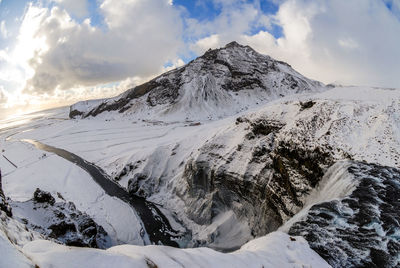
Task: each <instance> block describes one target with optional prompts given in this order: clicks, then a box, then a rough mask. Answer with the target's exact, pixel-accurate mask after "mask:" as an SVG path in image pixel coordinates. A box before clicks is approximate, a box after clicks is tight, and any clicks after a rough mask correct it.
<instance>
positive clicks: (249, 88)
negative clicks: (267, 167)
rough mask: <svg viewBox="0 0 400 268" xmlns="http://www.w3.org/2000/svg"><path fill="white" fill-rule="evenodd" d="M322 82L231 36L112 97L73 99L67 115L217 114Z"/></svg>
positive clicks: (198, 117) (200, 116) (214, 116)
mask: <svg viewBox="0 0 400 268" xmlns="http://www.w3.org/2000/svg"><path fill="white" fill-rule="evenodd" d="M323 87H324V86H323V85H322V84H321V83H319V82H317V81H312V80H310V79H307V78H305V77H304V76H302V75H301V74H299V73H297V72H296V71H295V70H293V69H292V68H291V67H290V65H288V64H286V63H284V62H280V61H276V60H274V59H272V58H271V57H269V56H265V55H261V54H259V53H257V52H256V51H255V50H253V49H252V48H251V47H249V46H242V45H239V44H238V43H236V42H232V43H229V44H228V45H226V46H225V47H223V48H220V49H215V50H209V51H207V52H206V53H205V54H204V55H203V56H201V57H199V58H197V59H195V60H193V61H191V62H190V63H188V64H187V65H185V66H183V67H180V68H178V69H175V70H172V71H170V72H167V73H165V74H163V75H161V76H159V77H157V78H154V79H153V80H151V81H149V82H147V83H145V84H143V85H140V86H137V87H135V88H133V89H130V90H128V91H126V92H125V93H123V94H122V95H120V96H118V97H116V98H112V99H107V100H103V101H92V102H80V103H77V104H75V105H73V106H71V111H70V117H77V116H82V117H87V116H97V115H98V114H101V113H104V112H106V111H118V112H120V113H123V114H125V115H127V116H129V117H130V118H136V119H148V120H164V121H165V120H169V121H174V120H185V119H186V120H204V119H217V118H220V117H223V116H227V115H233V114H236V113H238V112H240V111H244V110H248V109H249V108H254V107H257V106H259V105H261V104H264V103H266V102H268V101H270V100H272V99H276V98H279V97H283V96H286V95H290V94H294V93H299V92H312V91H318V90H320V89H321V88H323ZM98 102H99V104H98V105H95V104H96V103H98ZM104 116H105V115H104Z"/></svg>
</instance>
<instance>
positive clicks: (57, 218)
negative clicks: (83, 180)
mask: <svg viewBox="0 0 400 268" xmlns="http://www.w3.org/2000/svg"><path fill="white" fill-rule="evenodd" d="M59 197H60V198H61V201H60V202H56V199H55V198H54V197H53V196H52V195H51V194H50V193H49V192H46V191H42V190H40V189H36V191H35V192H34V196H33V198H32V199H31V200H28V201H26V202H12V207H13V209H14V211H15V217H16V218H17V219H19V220H20V221H21V222H22V223H24V224H26V226H27V228H28V229H30V230H34V231H36V232H39V233H41V234H42V235H44V236H45V237H47V238H50V239H54V240H56V241H59V242H61V243H63V244H65V245H70V246H79V247H92V248H107V247H109V246H110V241H111V240H110V238H109V237H108V235H107V233H106V232H105V231H104V229H103V227H101V226H100V225H98V224H96V222H94V221H93V219H91V218H90V217H89V216H88V215H87V214H86V213H82V212H81V211H79V210H77V209H76V207H75V205H74V204H73V203H72V202H65V201H63V199H62V196H61V195H59Z"/></svg>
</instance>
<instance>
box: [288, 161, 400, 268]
mask: <svg viewBox="0 0 400 268" xmlns="http://www.w3.org/2000/svg"><path fill="white" fill-rule="evenodd" d="M348 172H349V173H350V174H352V175H353V176H354V180H355V183H356V184H357V186H356V189H355V190H354V191H353V192H352V193H351V194H350V195H349V196H346V197H345V198H342V199H338V200H333V201H329V202H323V203H319V204H316V205H314V206H313V207H312V208H311V209H310V211H309V212H308V214H307V215H306V217H305V218H304V219H302V220H300V221H298V222H296V223H295V224H294V225H293V226H292V228H291V229H290V231H289V234H291V235H301V236H303V237H305V238H306V239H307V241H308V242H309V244H310V246H311V248H312V249H314V250H315V251H316V252H318V254H320V255H321V256H322V257H323V258H324V259H325V260H326V261H327V262H328V263H329V264H330V265H332V267H399V265H400V258H399V257H400V240H399V232H400V224H399V222H400V215H399V213H398V211H399V209H400V201H399V199H398V197H399V194H400V170H398V169H396V168H391V167H385V166H380V165H375V164H367V163H360V162H353V163H352V164H351V165H350V166H349V167H348Z"/></svg>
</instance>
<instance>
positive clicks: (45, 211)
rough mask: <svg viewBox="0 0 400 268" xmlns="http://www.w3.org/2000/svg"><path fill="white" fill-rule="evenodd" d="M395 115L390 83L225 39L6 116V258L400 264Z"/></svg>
mask: <svg viewBox="0 0 400 268" xmlns="http://www.w3.org/2000/svg"><path fill="white" fill-rule="evenodd" d="M399 114H400V90H398V89H384V88H371V87H343V86H336V87H334V86H324V85H323V84H321V83H319V82H316V81H312V80H309V79H307V78H305V77H303V76H302V75H300V74H299V73H297V72H296V71H294V70H293V69H292V68H291V67H290V66H289V65H287V64H285V63H283V62H279V61H276V60H273V59H272V58H270V57H268V56H264V55H261V54H259V53H257V52H255V51H254V50H253V49H251V48H250V47H247V46H241V45H239V44H237V43H235V42H233V43H230V44H228V45H227V46H225V47H224V48H221V49H216V50H210V51H208V52H206V53H205V54H204V55H203V56H201V57H199V58H197V59H195V60H193V61H192V62H190V63H189V64H187V65H185V66H183V67H181V68H178V69H176V70H173V71H170V72H168V73H165V74H163V75H161V76H159V77H157V78H155V79H153V80H151V81H149V82H148V83H145V84H143V85H141V86H138V87H136V88H133V89H130V90H128V91H127V92H125V93H123V94H122V95H120V96H118V97H116V98H112V99H107V100H95V101H89V102H81V103H78V104H76V105H73V106H72V107H71V108H70V109H69V110H67V109H64V110H55V111H48V112H45V113H43V114H41V115H38V116H37V118H34V117H32V119H31V121H30V122H28V123H21V124H18V122H14V124H13V126H12V127H10V128H7V129H3V130H0V137H1V139H0V146H1V148H2V150H3V151H2V154H3V156H7V159H8V160H7V159H6V158H0V165H1V168H2V172H3V180H2V183H1V184H0V186H2V189H1V187H0V210H2V211H3V212H1V222H0V248H1V249H4V252H6V253H5V254H4V256H5V257H4V258H0V266H1V265H2V264H3V263H2V261H3V260H7V263H16V264H15V266H20V267H25V266H26V267H30V266H34V265H38V266H40V267H50V266H52V265H55V266H56V267H70V266H74V265H75V266H85V267H101V266H102V265H103V266H107V265H120V266H124V265H125V266H128V267H131V266H135V267H174V266H178V265H180V266H183V267H244V266H246V267H247V266H248V267H294V266H295V267H297V266H300V267H301V266H304V267H398V266H399V265H400V247H399V245H400V241H399V232H400V226H399V222H400V218H399V214H398V213H397V211H399V210H400V203H399V202H398V201H399V200H398V196H399V194H400V192H399V191H400V190H399V189H400V188H399V185H400V184H399V174H400V170H399V169H398V168H399V164H400V159H399V155H400V117H399ZM68 117H74V118H75V119H74V120H70V119H68ZM61 119H62V120H61ZM193 121H195V122H193ZM27 141H30V142H27ZM38 141H39V142H38ZM35 144H41V146H35ZM46 145H47V147H51V148H52V149H51V150H48V152H47V153H46V155H44V154H43V150H46V148H47V147H46ZM57 148H58V149H57ZM54 152H56V153H54ZM8 161H13V162H12V164H10V163H9V162H8ZM93 170H94V172H93ZM96 172H97V173H100V175H101V176H100V177H101V178H94V176H93V173H96ZM37 188H40V189H42V190H36V189H37ZM34 193H36V194H34ZM38 194H40V195H41V196H47V199H46V200H47V201H46V202H42V201H40V200H42V199H41V198H39V199H38ZM32 195H33V196H34V198H33V199H32ZM61 197H62V198H61ZM130 197H134V198H133V199H130ZM38 200H39V201H40V202H38ZM49 200H50V201H49ZM132 200H133V201H132ZM135 200H136V201H137V203H135ZM70 202H72V203H73V204H74V206H73V207H71V206H70V205H69V204H71V203H70ZM132 202H133V204H134V205H132ZM135 205H136V206H135ZM141 206H142V207H141ZM30 208H36V211H35V212H34V213H33V212H31V211H30ZM52 214H54V215H61V214H62V215H61V216H60V218H58V219H50V220H49V219H48V218H47V216H48V215H52ZM38 215H39V216H38ZM40 215H44V216H40ZM149 217H150V218H151V219H155V221H147V219H148V218H149ZM42 218H43V219H46V221H45V222H43V219H42ZM64 222H65V223H64ZM88 222H89V223H90V224H86V223H88ZM149 222H150V224H149ZM82 223H84V224H83V227H82V226H81V225H82ZM152 223H155V224H154V226H152V225H153V224H152ZM159 223H162V224H160V225H158V224H159ZM37 225H42V226H37ZM54 225H56V226H59V225H61V226H64V225H65V226H69V227H68V228H70V229H68V228H67V231H66V232H64V229H62V234H61V235H59V236H55V237H54V236H53V235H52V229H51V228H49V227H50V226H53V229H54ZM73 226H75V227H73ZM95 230H96V232H95ZM160 232H161V233H162V234H163V235H164V236H163V237H164V238H166V239H164V240H161V239H158V238H160ZM71 238H73V240H71ZM44 239H50V240H51V241H43V240H44ZM57 241H58V242H59V243H63V244H68V243H69V244H72V245H74V244H75V245H76V241H79V242H81V241H83V242H85V243H87V244H89V245H90V246H91V245H94V247H96V246H97V247H100V248H102V247H106V248H108V249H107V250H101V249H82V248H69V247H66V246H65V245H59V244H56V243H55V242H57ZM71 241H72V242H71ZM162 241H167V242H168V241H174V243H175V244H176V245H179V246H180V247H193V248H192V249H177V248H172V247H166V246H156V245H154V244H160V243H162ZM95 242H96V243H95ZM149 244H153V246H146V247H143V245H149ZM164 245H165V243H164ZM201 246H205V247H208V248H202V247H201ZM199 247H200V248H199ZM210 248H213V249H216V250H218V251H222V252H227V251H229V252H231V253H222V252H217V251H215V250H213V249H210ZM60 256H62V258H60Z"/></svg>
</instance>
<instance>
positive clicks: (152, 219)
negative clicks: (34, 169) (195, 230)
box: [21, 139, 184, 247]
mask: <svg viewBox="0 0 400 268" xmlns="http://www.w3.org/2000/svg"><path fill="white" fill-rule="evenodd" d="M21 141H22V142H27V143H30V144H32V145H34V146H35V147H36V148H38V149H40V150H43V151H47V152H51V153H55V154H56V155H58V156H60V157H62V158H64V159H66V160H68V161H70V162H72V163H74V164H75V165H77V166H79V167H81V168H82V169H84V170H86V171H87V172H88V173H89V174H90V176H91V177H92V178H93V180H94V181H95V182H96V183H97V184H98V185H99V186H100V187H101V188H102V189H103V190H104V191H105V192H106V193H107V194H108V195H110V196H115V197H117V198H119V199H121V200H122V201H124V202H125V203H128V204H129V205H130V206H131V207H133V208H134V209H135V210H136V212H137V214H138V215H139V217H140V219H141V220H142V222H143V224H144V227H145V229H146V232H147V233H148V235H149V238H150V241H151V242H153V243H155V244H162V245H168V246H173V247H179V244H178V243H177V242H178V241H180V240H182V239H183V235H184V234H182V233H180V232H177V231H175V230H174V229H173V228H172V227H171V225H170V223H169V221H168V219H167V217H165V216H164V215H163V214H162V212H161V211H160V209H159V208H158V207H157V206H156V205H155V204H153V203H151V202H149V201H147V200H146V199H144V198H142V197H139V196H135V195H131V194H129V193H128V192H127V191H126V190H125V189H124V188H122V187H121V186H119V185H118V184H117V183H115V182H113V181H112V180H111V178H109V176H108V175H107V174H106V173H105V172H104V171H103V170H102V169H101V168H100V167H98V166H96V165H94V164H92V163H90V162H88V161H86V160H84V159H82V158H81V157H79V156H77V155H75V154H73V153H70V152H68V151H66V150H63V149H59V148H56V147H53V146H50V145H47V144H44V143H41V142H39V141H35V140H30V139H23V140H21Z"/></svg>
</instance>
